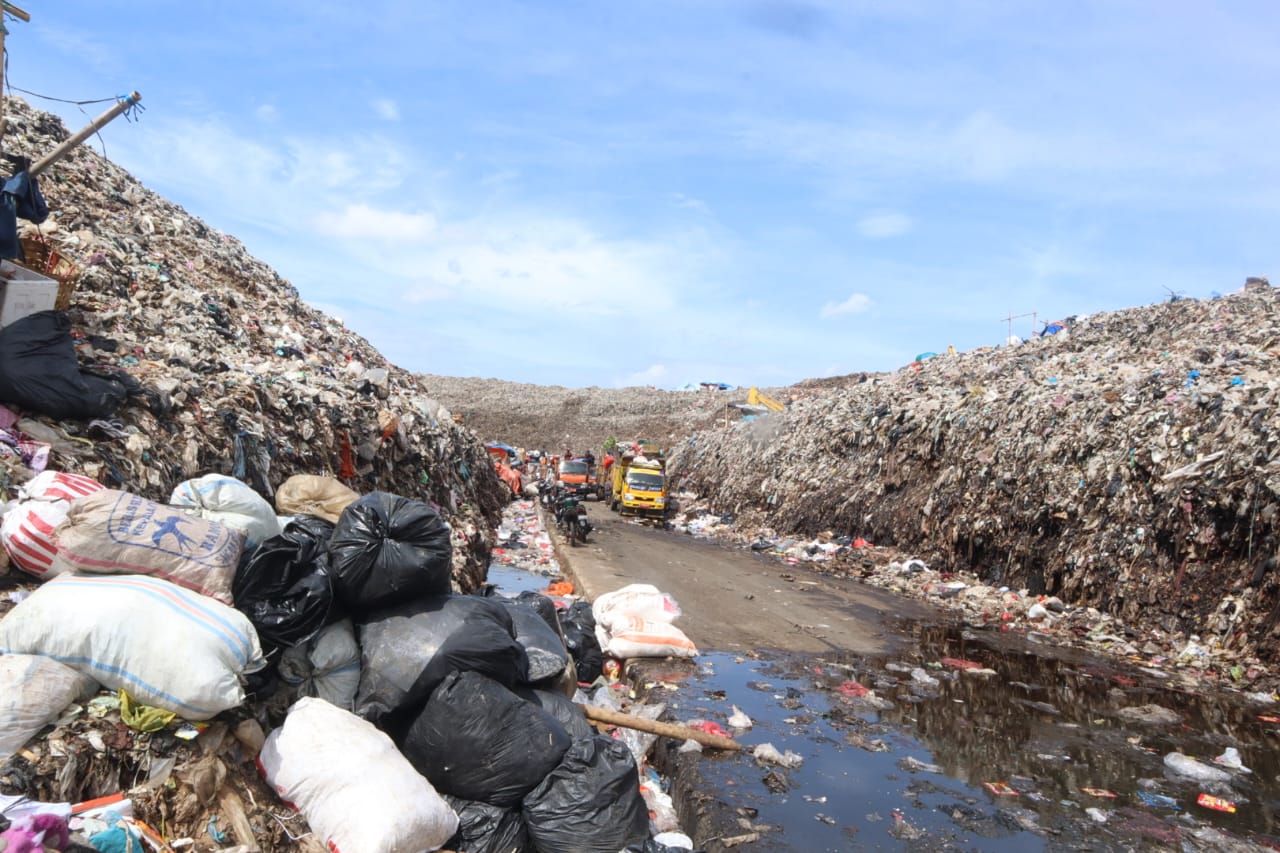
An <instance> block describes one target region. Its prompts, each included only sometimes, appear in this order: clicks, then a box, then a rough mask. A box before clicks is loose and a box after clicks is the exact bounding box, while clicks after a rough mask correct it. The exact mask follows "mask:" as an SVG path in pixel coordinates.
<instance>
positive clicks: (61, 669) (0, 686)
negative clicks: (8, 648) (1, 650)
mask: <svg viewBox="0 0 1280 853" xmlns="http://www.w3.org/2000/svg"><path fill="white" fill-rule="evenodd" d="M97 688H98V682H96V681H94V680H93V679H92V678H90V677H89V676H87V675H84V674H83V673H79V672H76V671H75V670H74V669H72V668H71V667H69V666H67V665H66V664H61V663H58V662H57V661H56V660H50V659H49V658H44V657H39V656H37V655H0V764H4V763H5V762H6V761H8V760H9V757H10V756H11V755H13V754H14V753H15V752H17V751H18V750H20V749H22V745H23V744H25V743H26V742H27V741H29V740H30V739H31V737H32V735H34V734H35V733H36V732H38V731H40V730H41V729H42V728H44V727H45V726H47V725H48V724H49V723H52V722H53V721H54V720H56V719H58V717H59V716H60V715H61V714H62V712H63V711H64V710H66V708H67V706H68V705H70V704H71V703H73V702H75V701H77V700H78V699H80V698H82V697H84V696H86V695H88V694H90V693H92V692H94V691H95V690H97Z"/></svg>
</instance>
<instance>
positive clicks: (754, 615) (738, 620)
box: [553, 503, 945, 654]
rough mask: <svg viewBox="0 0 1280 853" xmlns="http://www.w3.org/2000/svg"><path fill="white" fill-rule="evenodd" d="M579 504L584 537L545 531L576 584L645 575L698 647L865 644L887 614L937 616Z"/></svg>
mask: <svg viewBox="0 0 1280 853" xmlns="http://www.w3.org/2000/svg"><path fill="white" fill-rule="evenodd" d="M588 507H589V510H590V514H591V522H592V524H593V525H595V530H594V531H592V534H591V537H590V542H589V543H588V544H587V545H586V546H585V547H583V546H579V547H576V548H571V547H569V546H568V543H567V542H565V540H564V538H563V537H562V536H560V535H559V534H558V532H557V533H556V534H555V535H554V536H553V539H554V541H555V543H556V548H557V551H558V553H559V556H560V558H561V567H562V568H563V569H564V570H565V571H566V572H567V573H568V574H569V575H570V576H572V577H573V578H574V580H575V581H576V582H577V585H578V587H579V590H580V591H581V592H582V594H584V595H586V596H587V597H588V598H590V599H593V600H594V599H595V598H596V597H598V596H599V595H601V594H602V593H606V592H609V591H610V590H614V589H617V588H619V587H622V586H625V585H626V584H629V583H651V584H653V585H654V586H656V587H658V588H659V589H661V590H662V591H664V592H669V593H671V594H672V595H673V596H675V599H676V601H678V602H679V603H680V607H681V610H682V611H683V616H681V618H680V620H679V622H678V624H679V626H680V627H681V628H682V629H683V630H684V632H685V633H686V634H688V635H689V638H690V639H691V640H693V641H694V643H696V644H697V645H698V648H699V649H701V650H703V651H712V650H715V651H726V652H734V651H744V650H749V649H759V648H769V649H778V650H782V651H792V652H810V653H816V652H830V651H835V650H842V651H850V652H855V653H858V654H874V653H877V652H883V651H886V650H887V649H888V648H889V647H890V645H891V640H892V636H891V632H890V630H889V620H890V619H891V618H892V617H895V616H902V617H908V618H916V619H919V618H932V619H934V620H938V621H943V620H944V619H945V617H941V616H940V615H939V614H937V612H936V611H931V610H928V609H926V608H925V607H924V606H923V605H920V604H917V603H915V602H912V601H909V600H907V599H902V598H898V597H896V596H894V595H892V594H890V593H886V592H884V591H882V590H878V589H875V588H873V587H868V586H864V585H862V584H859V583H857V582H854V581H846V580H840V579H834V578H826V577H823V576H821V575H818V574H816V573H813V572H810V571H809V570H807V569H806V568H804V567H802V566H787V565H784V564H782V563H779V562H777V561H775V560H771V559H767V558H765V557H761V556H758V555H754V554H751V553H749V552H742V551H735V550H729V549H726V548H722V547H719V546H717V545H712V544H709V543H706V542H703V541H700V540H697V539H694V538H693V537H690V536H687V535H684V534H679V533H671V532H668V531H663V530H656V529H653V528H651V527H647V526H642V525H639V524H635V523H630V522H628V521H624V520H622V519H621V518H620V517H619V516H618V515H617V514H615V513H613V512H610V511H609V510H608V509H607V508H606V507H605V506H604V505H603V504H595V503H592V504H589V505H588Z"/></svg>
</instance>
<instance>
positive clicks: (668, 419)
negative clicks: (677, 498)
mask: <svg viewBox="0 0 1280 853" xmlns="http://www.w3.org/2000/svg"><path fill="white" fill-rule="evenodd" d="M423 381H424V382H426V384H427V386H428V387H430V388H431V390H432V394H433V395H434V396H435V397H436V399H438V400H440V401H441V402H442V403H444V404H445V405H446V406H448V407H449V408H450V409H451V410H452V411H453V412H455V413H458V414H459V415H460V417H461V418H462V420H463V423H464V424H465V425H466V426H468V427H470V428H472V429H474V430H475V431H476V432H478V433H480V434H481V435H488V436H495V435H500V436H504V437H505V438H506V439H507V440H509V441H511V442H513V443H514V444H517V445H519V446H522V447H527V448H540V449H543V450H547V451H550V452H552V453H561V452H563V451H566V450H568V451H570V452H572V453H579V454H581V453H585V452H586V451H588V450H592V451H594V452H595V453H596V454H597V455H599V454H600V447H601V445H602V443H603V442H604V440H605V439H606V438H607V437H609V436H614V437H617V438H626V439H630V438H644V439H647V440H648V441H650V442H652V443H653V444H654V446H656V447H670V446H672V445H673V444H675V443H676V442H679V441H683V440H684V439H685V438H686V437H687V436H688V435H689V434H690V433H693V432H695V431H696V430H700V429H704V428H706V427H707V426H709V425H711V424H712V423H714V422H715V421H716V420H717V419H721V418H723V417H724V411H725V404H726V402H728V401H731V400H737V401H741V400H742V399H745V396H746V395H745V394H744V393H743V394H740V393H736V392H717V393H708V392H682V391H664V390H660V389H658V388H640V387H629V388H595V387H592V388H562V387H560V386H556V385H552V386H547V385H530V384H526V383H521V382H504V381H501V380H497V379H479V378H470V377H468V378H459V377H450V376H434V375H425V376H424V377H423Z"/></svg>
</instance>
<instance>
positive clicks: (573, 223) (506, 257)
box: [380, 211, 681, 318]
mask: <svg viewBox="0 0 1280 853" xmlns="http://www.w3.org/2000/svg"><path fill="white" fill-rule="evenodd" d="M680 262H681V259H680V250H679V249H678V248H676V247H667V246H666V245H664V244H660V243H646V242H639V241H627V240H611V239H607V238H605V237H603V236H601V235H599V234H597V233H596V232H595V231H593V230H592V229H591V228H590V227H589V226H587V225H586V224H585V223H582V222H579V221H577V220H573V219H567V218H555V217H553V216H551V215H549V214H545V213H540V212H536V211H528V212H523V213H521V212H517V211H512V212H511V214H509V218H507V219H505V220H503V219H499V218H497V217H496V216H488V217H486V218H484V219H476V220H462V221H457V222H453V223H446V224H442V225H441V226H440V227H439V228H438V229H437V231H436V232H435V233H434V234H433V235H432V238H431V240H430V241H426V242H419V243H417V244H416V245H405V246H400V247H397V248H395V249H394V250H393V251H391V252H388V253H384V254H383V256H382V258H381V259H380V264H381V265H382V266H383V267H384V268H385V269H386V270H387V271H388V272H389V273H391V274H392V275H395V276H396V277H398V278H404V279H407V280H410V281H413V282H414V284H412V285H410V286H408V287H407V288H406V289H405V298H406V299H408V300H410V301H422V300H425V299H440V298H443V297H444V296H445V295H450V294H452V295H456V296H463V297H465V298H466V299H467V300H468V301H472V302H475V303H476V304H478V305H490V306H494V305H499V306H502V307H503V308H504V309H505V310H513V311H515V310H518V311H521V312H523V311H538V310H542V309H546V308H551V309H552V310H554V311H559V312H573V313H574V314H576V315H578V316H584V317H593V318H600V317H606V316H613V315H616V314H618V313H619V312H621V311H623V310H625V309H626V308H627V307H628V306H630V305H631V304H632V303H633V301H634V298H635V294H637V293H643V294H644V296H645V304H646V306H647V307H649V308H651V309H653V310H661V309H664V308H667V307H670V306H671V305H672V304H673V301H674V296H673V293H672V291H671V287H670V285H669V284H667V282H668V281H670V280H671V278H672V272H671V271H672V270H675V269H677V268H678V267H679V264H680Z"/></svg>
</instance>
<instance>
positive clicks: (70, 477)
mask: <svg viewBox="0 0 1280 853" xmlns="http://www.w3.org/2000/svg"><path fill="white" fill-rule="evenodd" d="M104 488H105V486H103V485H102V484H101V483H99V482H98V481H97V480H94V479H91V478H89V477H83V476H81V475H79V474H68V473H66V472H63V471H42V472H41V473H39V474H37V475H36V476H35V477H33V478H32V479H31V480H30V481H28V482H27V483H25V484H24V485H23V486H22V487H21V488H20V489H19V490H18V497H19V498H20V500H19V502H18V503H17V505H16V506H14V507H13V508H12V509H10V510H9V511H8V512H6V513H5V514H4V520H3V522H0V543H2V544H3V545H4V549H5V550H6V551H8V552H9V560H10V561H11V562H12V563H13V564H14V565H15V566H17V567H18V568H20V569H22V570H23V571H24V572H27V573H28V574H31V575H35V576H36V577H37V578H40V579H41V580H47V579H48V578H51V577H54V576H55V575H58V574H61V573H62V571H63V569H61V567H60V568H59V569H57V570H55V569H54V567H53V558H54V555H55V554H57V552H58V548H57V545H56V544H54V539H53V530H54V528H55V527H57V526H58V525H59V524H61V523H62V522H63V521H65V520H66V518H67V512H68V510H70V509H71V504H72V503H73V502H74V501H77V500H79V499H80V498H83V497H88V496H89V495H92V494H94V493H95V492H100V491H102V490H103V489H104Z"/></svg>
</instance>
